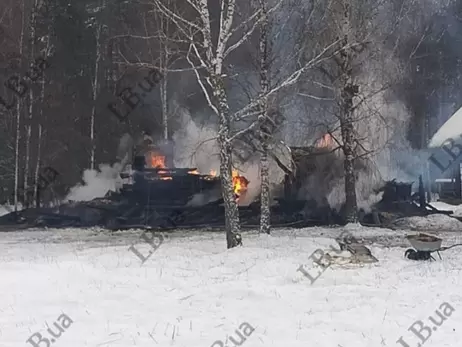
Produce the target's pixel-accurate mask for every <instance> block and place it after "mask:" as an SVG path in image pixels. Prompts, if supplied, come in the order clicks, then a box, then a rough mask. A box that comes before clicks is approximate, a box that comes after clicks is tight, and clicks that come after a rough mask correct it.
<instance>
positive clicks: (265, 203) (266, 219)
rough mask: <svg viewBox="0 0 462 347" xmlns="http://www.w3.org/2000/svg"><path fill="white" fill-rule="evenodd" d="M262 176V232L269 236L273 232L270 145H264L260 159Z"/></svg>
mask: <svg viewBox="0 0 462 347" xmlns="http://www.w3.org/2000/svg"><path fill="white" fill-rule="evenodd" d="M260 176H261V197H260V199H261V207H260V232H261V233H266V234H269V233H270V231H271V209H270V191H269V165H268V145H267V144H266V143H265V144H263V151H262V153H261V157H260Z"/></svg>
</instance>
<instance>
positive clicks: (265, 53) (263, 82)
mask: <svg viewBox="0 0 462 347" xmlns="http://www.w3.org/2000/svg"><path fill="white" fill-rule="evenodd" d="M260 8H261V12H262V14H261V15H262V17H263V19H262V22H261V27H260V31H261V32H260V88H261V93H262V97H261V100H262V101H261V116H262V117H263V122H264V123H266V122H265V121H266V120H267V119H268V97H267V96H266V95H267V93H268V91H269V85H270V81H269V49H268V43H269V42H268V40H269V38H268V36H269V18H268V13H267V4H266V0H260ZM260 139H261V140H262V142H263V143H262V153H261V156H260V178H261V195H260V233H265V234H269V233H270V230H271V206H270V189H269V188H270V187H269V186H270V182H269V163H268V152H269V144H268V140H269V139H268V138H267V134H264V133H263V134H261V136H260Z"/></svg>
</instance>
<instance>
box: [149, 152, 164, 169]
mask: <svg viewBox="0 0 462 347" xmlns="http://www.w3.org/2000/svg"><path fill="white" fill-rule="evenodd" d="M151 167H152V168H162V169H163V168H165V156H163V155H155V154H154V153H151Z"/></svg>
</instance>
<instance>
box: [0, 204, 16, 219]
mask: <svg viewBox="0 0 462 347" xmlns="http://www.w3.org/2000/svg"><path fill="white" fill-rule="evenodd" d="M13 207H14V206H13ZM13 207H12V206H7V205H5V206H2V205H0V217H1V216H4V215H6V214H8V213H10V212H11V211H12V210H13Z"/></svg>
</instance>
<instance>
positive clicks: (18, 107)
mask: <svg viewBox="0 0 462 347" xmlns="http://www.w3.org/2000/svg"><path fill="white" fill-rule="evenodd" d="M24 10H25V4H24V0H23V2H22V14H21V15H22V23H21V34H20V38H19V56H20V58H19V59H20V60H19V66H22V62H23V59H22V53H23V44H24V25H25V23H24V17H25V16H24V15H25V13H24ZM21 104H22V102H21V98H19V97H18V98H17V99H16V139H15V145H14V152H15V153H14V212H17V211H18V196H19V191H18V190H19V189H18V188H19V151H20V148H19V140H20V138H21Z"/></svg>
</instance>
